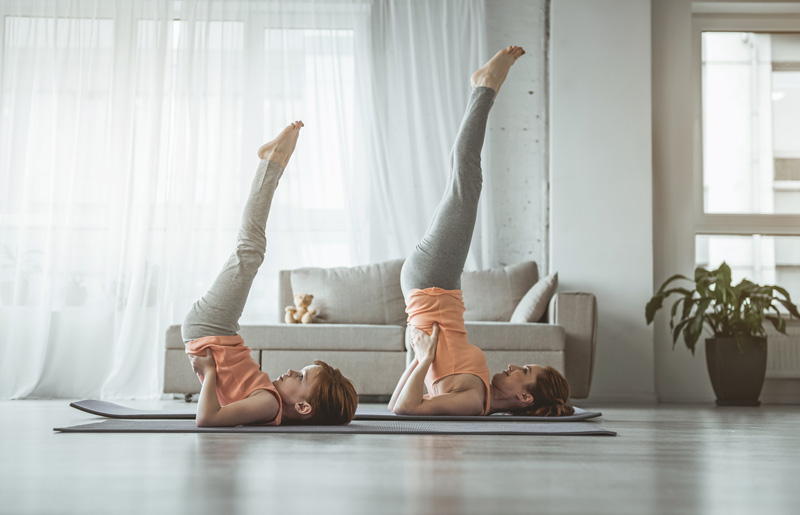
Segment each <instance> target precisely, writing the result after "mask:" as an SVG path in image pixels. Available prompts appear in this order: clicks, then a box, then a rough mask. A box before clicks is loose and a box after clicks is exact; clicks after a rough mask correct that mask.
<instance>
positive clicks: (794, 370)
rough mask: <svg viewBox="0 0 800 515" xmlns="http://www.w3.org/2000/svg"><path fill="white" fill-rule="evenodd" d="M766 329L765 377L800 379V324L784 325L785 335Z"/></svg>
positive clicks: (793, 322)
mask: <svg viewBox="0 0 800 515" xmlns="http://www.w3.org/2000/svg"><path fill="white" fill-rule="evenodd" d="M768 324H769V327H768V328H767V377H768V378H773V379H786V378H789V379H791V378H798V379H800V322H797V321H791V322H787V323H786V333H787V334H786V335H783V334H781V333H779V332H778V331H776V330H775V328H774V327H772V324H770V323H769V322H768Z"/></svg>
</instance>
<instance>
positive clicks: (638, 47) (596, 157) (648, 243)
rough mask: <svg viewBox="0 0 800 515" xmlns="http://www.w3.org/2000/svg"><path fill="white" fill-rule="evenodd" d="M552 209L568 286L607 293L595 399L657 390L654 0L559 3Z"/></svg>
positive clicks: (555, 261)
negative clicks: (651, 306)
mask: <svg viewBox="0 0 800 515" xmlns="http://www.w3.org/2000/svg"><path fill="white" fill-rule="evenodd" d="M550 16H551V19H550V31H551V39H550V127H551V130H550V138H551V141H550V209H551V219H550V221H551V226H550V227H551V229H550V230H551V248H550V260H551V263H552V267H551V268H552V270H557V271H558V273H559V282H560V285H559V290H583V291H590V292H593V293H594V294H595V295H597V300H598V309H599V315H598V316H599V319H598V320H599V327H598V339H597V355H596V362H595V370H594V378H593V382H592V390H591V398H590V399H589V401H588V402H592V401H593V400H595V401H596V400H602V401H610V400H620V401H653V400H655V379H654V356H653V328H652V327H648V326H646V324H645V317H644V306H645V304H646V303H647V301H648V300H649V299H650V297H651V296H652V293H653V289H652V288H653V220H652V200H653V191H652V187H653V185H652V156H651V132H652V125H651V77H650V73H651V69H650V65H651V53H650V37H651V31H650V1H649V0H595V1H591V2H586V1H580V0H557V1H554V2H552V4H551V13H550Z"/></svg>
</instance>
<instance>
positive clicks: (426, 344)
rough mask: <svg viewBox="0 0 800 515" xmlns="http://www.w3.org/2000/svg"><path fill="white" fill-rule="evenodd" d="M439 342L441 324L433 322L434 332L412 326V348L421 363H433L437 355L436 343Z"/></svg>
mask: <svg viewBox="0 0 800 515" xmlns="http://www.w3.org/2000/svg"><path fill="white" fill-rule="evenodd" d="M438 342H439V324H433V332H432V333H431V334H430V336H429V335H428V334H426V333H425V331H422V330H421V329H417V328H416V327H414V326H411V348H412V349H414V354H415V355H416V357H417V361H418V362H419V363H428V364H430V363H433V359H434V358H435V357H436V344H437V343H438Z"/></svg>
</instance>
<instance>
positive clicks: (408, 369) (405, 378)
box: [389, 357, 419, 410]
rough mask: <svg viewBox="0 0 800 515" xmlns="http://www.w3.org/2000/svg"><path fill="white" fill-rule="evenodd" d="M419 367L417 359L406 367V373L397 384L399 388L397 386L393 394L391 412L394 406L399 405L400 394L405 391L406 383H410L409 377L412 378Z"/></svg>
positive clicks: (390, 405) (390, 401) (390, 404)
mask: <svg viewBox="0 0 800 515" xmlns="http://www.w3.org/2000/svg"><path fill="white" fill-rule="evenodd" d="M417 365H419V361H417V358H416V357H414V359H412V360H411V363H409V364H408V366H407V367H406V371H405V372H403V375H402V376H401V377H400V380H399V381H398V382H397V386H395V388H394V393H392V398H391V400H389V410H394V405H395V404H396V403H397V397H399V396H400V392H401V391H402V390H403V387H404V386H405V384H406V381H408V376H410V375H411V372H413V371H414V369H415V368H417Z"/></svg>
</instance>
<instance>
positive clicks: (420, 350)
mask: <svg viewBox="0 0 800 515" xmlns="http://www.w3.org/2000/svg"><path fill="white" fill-rule="evenodd" d="M409 331H413V332H412V335H411V347H412V349H414V354H415V358H414V361H413V362H412V363H411V365H409V367H408V368H407V369H406V371H405V372H404V373H403V377H401V378H400V382H399V383H398V384H397V388H396V389H395V392H394V395H392V400H391V401H390V403H389V409H391V410H392V412H394V413H397V414H399V415H410V414H413V413H411V412H412V411H414V410H415V409H416V408H417V407H418V406H419V405H420V404H422V402H423V400H424V399H423V396H422V391H423V386H424V384H425V376H426V375H427V373H428V369H429V368H430V367H431V363H433V360H434V359H435V358H436V344H437V343H438V341H439V326H438V325H437V324H434V325H433V332H432V333H431V335H430V336H428V335H427V334H425V333H424V332H423V331H421V330H419V329H417V328H416V327H414V326H411V328H410V329H409Z"/></svg>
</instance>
